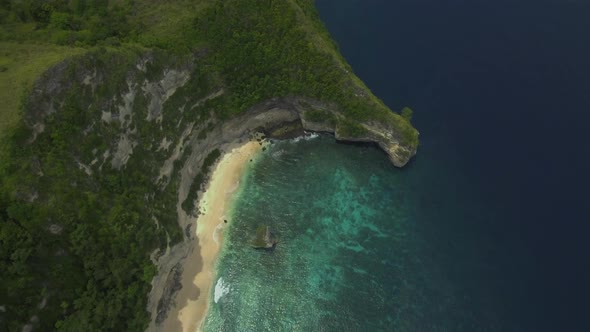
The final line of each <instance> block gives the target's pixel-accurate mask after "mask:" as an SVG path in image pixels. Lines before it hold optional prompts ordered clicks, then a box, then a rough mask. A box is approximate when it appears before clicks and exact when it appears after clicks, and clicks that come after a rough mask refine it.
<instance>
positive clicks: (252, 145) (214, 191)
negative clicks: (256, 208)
mask: <svg viewBox="0 0 590 332" xmlns="http://www.w3.org/2000/svg"><path fill="white" fill-rule="evenodd" d="M261 148H262V147H261V145H260V143H258V142H256V141H250V142H247V143H244V144H243V145H242V146H240V147H237V148H234V149H233V150H231V151H229V152H227V153H226V154H225V155H224V156H223V157H222V158H221V160H220V161H219V163H218V164H217V167H216V168H215V170H214V171H213V173H212V176H211V180H210V182H209V184H208V187H207V191H206V192H205V193H204V194H203V197H202V199H201V201H200V202H199V207H200V210H201V211H202V212H204V214H202V215H200V216H199V218H198V220H197V228H196V235H197V238H198V246H197V247H195V250H194V251H193V252H192V253H191V254H190V255H189V256H188V257H187V259H186V261H185V263H184V270H183V273H182V286H183V287H182V289H181V290H180V291H179V292H178V294H177V296H176V300H177V303H176V308H174V309H172V310H170V316H169V318H168V319H167V321H166V322H165V323H164V326H162V327H163V330H164V331H184V332H194V331H198V330H200V327H201V324H202V323H203V319H204V317H205V315H206V314H207V308H208V304H209V298H210V295H211V291H212V289H213V286H214V281H215V280H214V278H215V263H216V260H217V256H218V254H219V251H220V249H221V246H222V243H223V242H222V241H223V229H224V228H225V227H226V226H227V223H225V222H224V220H227V221H228V223H229V222H231V220H230V218H229V209H230V207H231V204H232V199H233V194H234V193H235V192H236V190H237V189H238V187H239V182H240V179H241V177H242V174H243V172H244V169H245V168H246V166H247V165H248V162H249V161H250V159H252V158H253V157H254V155H255V154H256V153H257V152H258V151H259V150H260V149H261Z"/></svg>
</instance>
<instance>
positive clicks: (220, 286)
mask: <svg viewBox="0 0 590 332" xmlns="http://www.w3.org/2000/svg"><path fill="white" fill-rule="evenodd" d="M229 291H230V288H229V285H226V284H224V283H223V277H221V278H219V279H218V280H217V283H216V284H215V293H214V294H213V301H215V303H217V302H218V301H219V299H221V297H222V296H224V295H226V294H227V293H229Z"/></svg>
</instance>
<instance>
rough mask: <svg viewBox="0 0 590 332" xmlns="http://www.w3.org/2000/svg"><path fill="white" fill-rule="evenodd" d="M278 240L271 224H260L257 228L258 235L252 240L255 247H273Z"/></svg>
mask: <svg viewBox="0 0 590 332" xmlns="http://www.w3.org/2000/svg"><path fill="white" fill-rule="evenodd" d="M277 242H278V240H277V239H276V237H274V236H273V234H272V232H271V230H270V226H267V225H260V226H258V228H257V229H256V237H255V238H254V240H253V241H252V247H253V248H254V249H272V248H274V246H275V245H276V244H277Z"/></svg>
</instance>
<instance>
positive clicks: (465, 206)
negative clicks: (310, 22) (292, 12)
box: [316, 0, 590, 331]
mask: <svg viewBox="0 0 590 332" xmlns="http://www.w3.org/2000/svg"><path fill="white" fill-rule="evenodd" d="M316 4H317V6H318V8H319V11H320V14H321V17H322V19H323V21H324V22H325V24H326V26H327V28H328V30H329V31H330V32H331V34H332V36H333V37H334V39H335V40H336V41H337V42H338V43H339V46H340V49H341V52H342V53H343V54H344V56H345V57H346V59H347V60H348V61H349V62H350V63H351V65H352V67H353V68H354V69H355V72H356V73H357V75H358V76H360V77H361V79H363V80H364V81H365V82H366V83H367V85H368V86H369V87H370V88H371V89H372V90H373V92H374V93H375V94H376V95H377V96H379V97H380V98H382V99H383V100H384V101H385V102H386V103H387V104H388V105H389V106H390V107H392V108H394V109H399V108H400V107H402V106H405V105H409V106H411V107H413V108H414V111H415V116H414V124H415V126H416V127H417V128H418V129H419V130H420V132H421V146H420V149H419V154H418V156H417V158H416V160H415V161H414V163H413V164H412V165H411V166H410V168H409V169H408V170H407V171H406V173H407V176H408V177H409V179H408V181H413V182H414V183H415V184H416V189H415V195H416V196H415V197H414V198H413V199H417V200H419V201H422V202H423V203H422V204H423V206H422V207H421V208H420V209H419V210H418V211H417V216H416V218H417V221H418V222H424V223H430V224H431V225H430V226H431V228H432V233H433V234H432V235H433V237H439V239H433V241H435V242H437V243H438V245H439V246H440V251H441V252H448V255H449V256H448V258H449V260H450V261H452V262H450V263H449V264H448V265H446V268H448V273H449V276H450V278H453V280H456V281H459V280H460V279H461V277H460V274H462V273H468V271H467V270H469V269H470V268H471V267H474V264H472V262H470V261H469V259H470V258H472V259H476V260H483V261H487V262H488V264H489V272H486V271H485V269H482V268H475V269H474V271H472V272H474V273H475V275H474V276H473V279H472V281H471V284H470V285H468V286H466V287H467V288H466V290H467V292H470V290H469V289H471V288H479V287H488V288H489V292H490V295H489V298H490V299H491V298H495V299H496V300H497V301H498V305H500V306H502V307H504V308H505V315H504V316H503V317H502V318H501V319H503V320H505V321H506V322H509V325H511V326H514V327H515V329H517V330H554V331H555V330H570V331H571V330H576V331H578V330H586V331H588V330H590V322H588V320H587V319H586V317H587V315H588V309H589V308H590V302H589V300H590V291H589V284H590V272H589V271H590V244H589V243H590V241H588V236H589V234H590V225H589V222H590V208H589V207H590V203H589V202H588V199H589V197H590V195H589V194H588V186H589V185H590V181H589V176H588V171H589V170H590V161H589V160H590V148H589V146H588V138H587V135H588V133H589V132H590V2H588V1H557V0H555V1H543V0H541V1H532V0H523V1H503V0H499V1H482V0H474V1H457V0H448V1H436V0H412V1H410V0H363V1H358V0H317V1H316ZM440 237H442V238H443V239H440ZM445 241H448V242H449V246H455V249H454V251H447V250H446V249H445V248H444V242H445ZM441 255H443V254H442V253H441ZM455 278H456V279H455ZM486 285H487V286H486ZM474 294H475V293H474ZM482 300H484V299H483V298H482ZM482 309H483V308H482Z"/></svg>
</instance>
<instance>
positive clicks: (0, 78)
mask: <svg viewBox="0 0 590 332" xmlns="http://www.w3.org/2000/svg"><path fill="white" fill-rule="evenodd" d="M82 52H84V50H83V49H79V48H71V47H61V46H56V45H47V44H19V43H14V42H6V41H0V100H2V103H1V104H0V139H1V138H2V136H3V135H2V134H5V133H6V132H8V131H9V130H10V129H11V128H13V127H14V126H15V125H16V123H17V122H18V120H19V119H20V114H19V111H20V103H21V100H22V98H24V96H26V94H27V93H28V91H30V89H31V87H32V84H33V81H34V80H35V79H36V78H37V77H39V75H41V74H42V73H43V72H44V71H45V70H47V68H49V67H50V66H52V65H55V64H56V63H58V62H60V61H62V60H63V59H65V58H67V57H70V56H73V55H76V54H81V53H82Z"/></svg>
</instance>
